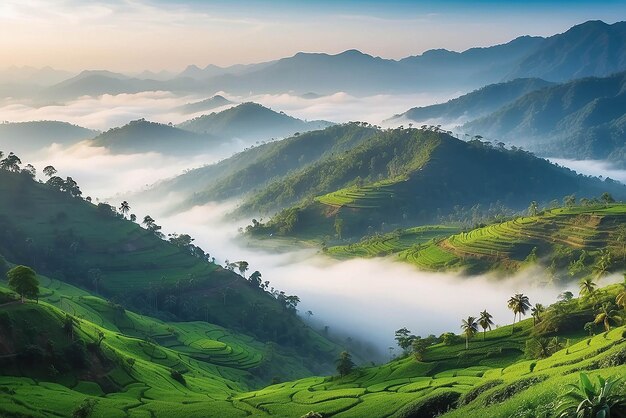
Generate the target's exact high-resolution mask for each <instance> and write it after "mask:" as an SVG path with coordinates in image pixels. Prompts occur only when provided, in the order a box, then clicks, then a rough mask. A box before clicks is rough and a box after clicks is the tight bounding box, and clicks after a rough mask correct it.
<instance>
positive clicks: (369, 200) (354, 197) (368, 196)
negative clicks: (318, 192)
mask: <svg viewBox="0 0 626 418" xmlns="http://www.w3.org/2000/svg"><path fill="white" fill-rule="evenodd" d="M396 183H397V182H396V181H393V182H384V183H376V184H373V185H368V186H360V187H358V186H354V187H348V188H345V189H340V190H337V191H335V192H332V193H329V194H326V195H324V196H320V197H317V198H316V199H315V200H316V201H318V202H320V203H322V204H324V205H327V206H332V207H346V208H352V209H377V208H380V207H382V206H384V204H385V203H388V201H389V200H390V199H393V198H394V196H395V193H396V192H395V188H394V185H395V184H396Z"/></svg>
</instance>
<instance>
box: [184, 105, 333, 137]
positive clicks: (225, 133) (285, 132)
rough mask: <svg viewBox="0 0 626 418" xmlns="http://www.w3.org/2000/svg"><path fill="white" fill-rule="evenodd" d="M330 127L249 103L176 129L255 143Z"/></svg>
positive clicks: (205, 116)
mask: <svg viewBox="0 0 626 418" xmlns="http://www.w3.org/2000/svg"><path fill="white" fill-rule="evenodd" d="M329 125H332V124H331V123H330V122H326V121H311V122H305V121H303V120H300V119H296V118H294V117H291V116H288V115H286V114H284V113H283V112H275V111H273V110H271V109H268V108H267V107H264V106H261V105H260V104H257V103H252V102H248V103H242V104H240V105H238V106H235V107H231V108H230V109H226V110H223V111H221V112H219V113H215V112H214V113H211V114H209V115H203V116H199V117H197V118H194V119H191V120H188V121H186V122H183V123H181V124H179V125H178V127H179V128H181V129H185V130H188V131H191V132H195V133H198V134H208V135H212V136H216V137H218V138H223V139H239V140H243V141H246V142H250V141H252V142H254V141H259V140H268V139H270V138H277V137H285V136H290V135H293V134H295V133H296V132H306V131H313V130H316V129H323V128H326V127H328V126H329Z"/></svg>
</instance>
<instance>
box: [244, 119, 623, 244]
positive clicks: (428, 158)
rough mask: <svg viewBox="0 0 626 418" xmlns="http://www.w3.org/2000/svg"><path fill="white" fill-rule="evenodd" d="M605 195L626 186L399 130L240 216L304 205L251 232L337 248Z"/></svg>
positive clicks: (310, 171)
mask: <svg viewBox="0 0 626 418" xmlns="http://www.w3.org/2000/svg"><path fill="white" fill-rule="evenodd" d="M461 173H462V175H460V174H461ZM548 179H549V180H548ZM605 191H610V192H611V193H613V194H614V195H615V196H616V197H618V198H622V197H624V196H626V193H625V191H626V188H625V187H624V186H623V185H621V184H620V183H617V182H614V181H612V180H608V179H607V180H606V181H601V180H599V179H596V178H589V177H585V176H581V175H577V174H576V173H575V172H573V171H571V170H568V169H566V168H562V167H558V166H556V165H553V164H551V163H549V162H548V161H546V160H543V159H540V158H537V157H535V156H534V155H532V154H530V153H528V152H525V151H523V150H520V149H517V148H513V149H506V148H504V147H503V146H502V145H498V146H493V145H491V144H489V143H485V142H482V141H480V140H479V139H474V140H472V141H469V142H463V141H460V140H458V139H455V138H453V137H451V136H450V135H448V134H447V133H445V132H441V131H439V130H438V129H437V128H430V129H402V128H399V129H393V130H387V131H383V132H379V133H378V134H377V135H376V136H374V137H372V138H370V139H369V140H367V141H365V142H364V143H362V144H361V145H358V146H356V147H355V148H353V149H351V150H349V151H347V152H345V153H343V154H340V155H336V156H331V157H329V158H326V159H323V160H320V161H319V162H317V163H315V164H312V165H311V166H309V167H306V168H305V169H303V170H300V171H297V172H295V173H292V174H289V175H287V176H285V177H283V178H282V179H278V180H276V181H275V182H273V183H270V184H269V185H268V186H267V187H266V188H265V189H263V190H262V191H261V192H259V193H257V194H256V195H253V196H252V197H250V198H249V199H247V200H246V201H245V202H244V203H243V204H242V205H241V207H240V208H239V213H258V212H261V213H263V212H268V211H273V210H277V209H280V208H281V207H285V206H289V205H290V204H294V203H296V202H299V203H297V204H296V205H295V206H293V207H291V208H288V209H286V210H283V211H282V212H280V213H279V214H278V215H276V216H275V217H273V218H272V219H271V220H270V221H268V222H267V223H266V224H259V223H254V221H253V226H252V227H251V228H249V231H250V232H251V233H253V234H256V235H258V236H267V235H270V234H274V235H291V236H297V237H305V238H308V237H318V238H322V239H325V240H327V241H328V240H329V239H332V238H333V237H339V238H350V237H352V238H360V237H362V236H364V235H366V234H368V235H371V234H373V233H375V232H383V233H384V232H389V231H391V230H392V229H395V228H396V227H406V226H409V225H423V224H426V223H430V222H439V221H440V219H441V218H445V217H446V216H447V215H448V214H453V213H454V212H455V208H458V207H473V206H476V205H481V206H483V207H489V206H490V205H495V204H499V205H504V206H506V207H510V208H514V209H518V210H519V209H522V208H525V207H526V206H527V205H528V202H529V201H531V200H536V201H539V202H546V203H547V202H549V201H551V200H553V199H555V198H560V197H562V196H564V195H569V194H572V193H575V194H577V195H581V196H598V195H600V194H601V193H602V192H605Z"/></svg>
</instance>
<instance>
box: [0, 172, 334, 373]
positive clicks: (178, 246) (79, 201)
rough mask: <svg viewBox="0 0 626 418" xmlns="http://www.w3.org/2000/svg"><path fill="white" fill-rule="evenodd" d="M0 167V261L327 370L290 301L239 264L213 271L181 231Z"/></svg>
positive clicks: (58, 183)
mask: <svg viewBox="0 0 626 418" xmlns="http://www.w3.org/2000/svg"><path fill="white" fill-rule="evenodd" d="M3 167H5V169H3V170H0V195H2V196H4V197H5V198H3V199H1V200H0V254H2V255H3V256H5V257H6V258H7V259H8V260H11V261H12V262H14V263H17V264H24V265H29V266H32V267H33V268H35V269H36V270H37V271H38V272H40V273H42V274H46V275H49V276H51V277H53V278H56V279H59V280H62V281H66V282H68V283H71V284H74V285H77V286H80V287H83V288H86V289H89V290H91V291H93V292H95V293H98V294H100V295H102V296H104V297H106V298H109V299H111V300H113V301H115V302H116V303H119V304H122V305H123V306H126V307H129V308H133V309H135V310H137V311H139V312H141V313H144V314H150V315H152V316H156V317H159V318H162V319H166V320H185V321H199V320H202V321H209V322H211V323H214V324H218V325H221V326H224V327H226V328H228V329H231V330H238V331H241V332H244V333H247V334H249V335H252V336H254V337H255V338H256V339H258V340H260V341H264V342H268V341H272V342H275V343H277V344H279V345H281V346H283V347H299V348H300V350H302V354H303V355H311V356H313V357H315V358H318V360H319V361H320V362H321V363H320V364H326V365H328V364H329V363H328V362H329V361H330V360H331V359H330V358H329V357H327V355H328V353H327V352H324V351H320V350H319V349H318V347H319V345H318V344H317V343H316V341H319V340H320V339H323V338H322V337H320V336H318V335H317V334H316V333H315V332H313V331H312V330H310V329H309V328H307V327H304V326H303V323H302V322H301V321H300V319H299V318H298V317H297V316H296V315H295V309H296V306H297V304H298V299H297V297H295V296H294V295H288V294H284V293H279V291H278V290H276V291H275V293H271V292H270V291H269V290H268V289H269V288H268V284H267V283H265V282H263V281H261V280H260V278H259V277H258V276H255V277H256V279H259V280H256V279H255V280H246V279H244V277H242V275H246V277H248V274H249V272H248V273H247V272H246V270H247V268H248V265H247V264H245V266H246V267H245V269H244V268H243V267H242V266H243V265H244V264H242V263H229V264H228V265H227V266H226V267H227V268H223V267H221V266H219V265H218V264H216V263H215V261H214V259H213V258H212V257H211V256H210V253H209V251H210V249H201V248H199V247H198V246H196V245H194V244H193V240H192V237H190V236H189V235H186V234H183V232H186V231H177V232H179V233H180V234H173V235H168V239H167V240H166V239H165V236H164V234H163V233H162V232H161V230H160V226H159V225H158V222H157V221H155V220H154V219H152V218H151V217H150V216H148V215H146V216H145V217H144V216H140V217H136V216H135V215H134V214H133V211H132V207H131V208H124V205H123V204H121V205H120V210H119V211H118V210H117V209H116V206H117V205H113V206H111V205H109V204H106V203H99V204H97V205H96V204H93V203H90V199H89V198H85V199H83V197H82V193H81V191H80V187H79V186H78V185H77V184H76V183H75V182H74V181H73V180H72V179H71V178H69V177H68V178H66V179H63V178H61V177H58V176H56V175H53V176H52V177H51V178H50V179H49V180H48V181H47V183H44V184H42V183H38V182H36V181H34V180H33V179H32V177H31V175H30V173H29V172H28V171H21V172H20V168H19V166H17V165H16V166H11V167H9V166H5V165H3ZM124 218H126V219H124ZM136 219H137V221H135V220H136ZM134 221H135V222H134ZM139 223H142V224H143V225H144V226H145V228H142V227H141V226H140V225H138V224H139ZM234 257H236V254H233V258H234ZM253 267H254V266H253V265H250V268H253ZM235 269H239V270H238V271H240V273H241V274H242V275H240V274H236V273H235V272H234V271H233V270H235ZM269 279H271V278H269V277H268V278H266V279H265V280H269ZM305 353H308V354H305Z"/></svg>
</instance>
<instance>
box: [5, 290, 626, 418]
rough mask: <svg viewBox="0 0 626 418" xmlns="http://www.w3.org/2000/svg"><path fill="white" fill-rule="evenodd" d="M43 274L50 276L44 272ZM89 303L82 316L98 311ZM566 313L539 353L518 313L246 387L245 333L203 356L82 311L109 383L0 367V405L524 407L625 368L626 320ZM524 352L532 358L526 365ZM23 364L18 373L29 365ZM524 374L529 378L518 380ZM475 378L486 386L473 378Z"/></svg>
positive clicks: (359, 413) (50, 309) (121, 412)
mask: <svg viewBox="0 0 626 418" xmlns="http://www.w3.org/2000/svg"><path fill="white" fill-rule="evenodd" d="M46 284H48V285H50V286H52V287H54V286H55V283H54V282H50V283H47V282H46ZM618 289H619V287H618V286H612V287H609V288H605V289H603V290H602V292H601V294H600V296H598V297H599V298H600V299H602V300H604V299H606V300H611V299H612V298H614V297H615V293H616V292H617V291H618ZM62 290H63V291H64V292H67V293H68V294H71V293H72V292H74V295H73V297H74V298H78V299H77V300H80V297H81V296H82V297H83V298H88V297H86V296H84V295H81V294H80V293H81V292H80V291H77V290H72V289H69V288H64V289H62ZM50 292H51V291H50V290H46V295H47V296H46V298H48V299H49V300H51V301H52V300H54V299H55V295H54V292H51V293H50ZM57 303H58V302H57ZM590 304H591V302H590V301H589V300H586V301H585V300H582V301H577V300H573V301H572V302H569V305H568V306H569V307H570V308H569V309H573V312H572V313H570V314H569V315H570V317H572V318H574V317H575V315H576V313H577V312H581V313H584V312H589V309H590ZM0 312H6V313H7V314H8V315H10V316H11V317H12V318H13V320H14V321H16V322H15V323H17V321H19V320H21V319H23V318H26V319H30V320H33V321H37V322H36V323H37V324H40V325H47V326H48V327H49V329H50V332H49V334H48V335H49V337H50V338H54V339H56V340H58V343H59V344H60V345H61V346H63V345H65V344H67V342H64V340H66V338H67V336H65V335H64V334H61V333H59V332H55V331H54V329H55V328H56V329H60V327H61V322H60V318H61V315H62V314H63V313H62V312H61V311H60V310H59V309H58V308H57V307H55V306H53V305H50V304H48V303H47V302H42V303H41V304H39V305H35V304H33V303H28V304H26V305H21V304H12V305H4V306H2V307H0ZM551 312H553V311H552V310H549V311H548V312H547V313H546V314H544V320H543V321H544V322H546V323H550V322H551V321H553V320H555V318H557V319H558V318H559V317H558V316H557V315H556V314H552V313H551ZM554 312H556V311H554ZM87 315H88V314H87ZM91 315H92V316H91V318H92V319H93V318H96V317H97V316H100V314H97V315H95V316H93V314H91ZM18 318H19V319H18ZM127 320H128V321H131V322H134V323H136V324H138V325H139V327H145V326H146V325H147V323H145V324H144V323H143V321H148V323H149V321H150V320H149V319H147V318H143V317H136V316H134V315H132V314H131V315H128V317H127V319H125V320H124V321H127ZM576 321H578V322H575V325H576V326H575V330H574V331H570V332H563V331H561V332H559V333H558V335H559V336H560V337H561V338H562V341H565V338H567V346H566V347H564V348H563V349H562V350H560V351H558V352H556V353H555V354H553V355H552V356H551V357H548V358H546V359H543V360H526V359H524V356H523V350H524V346H525V341H526V340H527V339H528V338H529V337H530V336H531V335H532V334H533V333H534V332H535V330H538V329H540V328H541V327H540V326H541V324H542V323H543V322H542V323H540V324H539V325H538V326H537V327H534V326H533V324H532V321H531V320H524V321H522V322H520V323H519V324H518V325H516V330H515V332H514V333H513V334H511V326H504V327H500V328H497V329H495V330H493V331H488V332H487V333H486V334H485V336H484V341H483V336H482V334H479V335H477V336H476V337H475V338H474V339H473V340H472V341H471V343H470V349H469V350H465V349H464V343H463V342H458V343H455V344H453V345H450V346H446V345H443V344H441V343H440V344H436V345H433V346H431V347H429V348H428V349H427V351H426V353H425V356H424V359H423V361H416V360H415V359H414V358H412V357H407V358H400V359H397V360H394V361H392V362H390V363H388V364H385V365H382V366H377V367H371V368H365V369H360V370H357V371H356V372H354V373H352V374H350V375H348V376H346V377H344V378H336V377H335V378H331V377H326V378H324V377H310V378H306V379H302V380H298V381H294V382H288V383H281V384H278V385H273V386H269V387H266V388H264V389H261V390H257V391H254V392H246V390H247V389H246V388H247V382H246V372H245V368H246V366H245V364H246V358H254V354H255V348H254V347H253V346H252V347H251V346H250V345H248V344H246V341H245V340H242V338H241V336H237V335H234V336H232V337H231V339H230V340H228V341H227V344H229V345H231V346H233V347H237V348H239V349H240V350H243V351H244V352H245V353H246V354H247V357H246V356H240V355H238V352H237V351H235V352H233V353H231V354H229V356H230V361H231V362H230V364H229V365H228V366H229V367H228V366H227V367H224V366H222V365H218V366H213V365H208V364H207V362H204V361H202V360H196V359H194V358H192V356H188V355H187V354H183V353H181V352H180V351H177V350H179V349H180V347H173V348H172V349H170V348H165V347H157V350H156V354H154V353H153V351H152V348H151V346H150V345H149V344H148V343H146V342H145V341H142V340H139V339H136V338H133V336H132V335H124V334H120V333H118V332H116V331H109V330H108V329H107V328H106V327H104V328H101V327H100V326H99V325H96V324H94V323H92V322H90V321H89V320H88V319H80V320H79V322H80V324H79V326H78V328H79V331H78V334H79V336H80V337H81V338H84V339H85V340H87V341H89V340H90V339H92V338H93V336H94V335H95V331H96V330H103V331H104V332H105V333H106V338H105V339H104V341H103V343H102V345H103V347H104V348H103V352H104V353H105V355H106V357H108V358H109V359H110V360H112V361H111V363H110V364H109V365H108V369H106V368H102V369H100V372H101V374H104V378H106V379H110V380H111V381H112V383H113V384H114V385H113V386H111V387H116V390H112V391H110V392H109V393H107V394H103V392H102V388H101V387H100V386H99V385H95V384H94V383H88V380H89V379H87V380H81V378H82V377H81V376H80V375H76V374H74V375H66V376H58V377H57V378H56V379H50V378H45V377H43V376H38V377H37V379H36V380H34V379H33V377H34V376H31V377H26V376H24V377H15V376H6V375H5V376H3V377H0V411H3V412H4V413H21V414H24V415H28V416H59V415H60V416H66V415H67V414H68V411H71V410H72V409H73V408H74V407H75V406H76V405H78V404H80V403H81V401H82V400H83V399H87V398H93V399H97V400H98V403H97V406H96V410H95V412H94V415H93V416H97V417H100V416H107V417H111V416H133V417H134V416H137V417H144V416H146V417H147V416H156V417H161V416H163V417H170V416H207V414H208V415H209V416H225V417H230V416H233V417H239V416H247V415H250V414H252V415H255V416H256V415H259V416H260V415H272V416H280V417H294V416H295V417H297V416H300V415H302V414H305V413H307V412H309V411H311V410H314V411H316V412H320V413H323V414H324V416H333V417H363V416H368V417H388V416H405V414H406V413H407V411H411V410H412V411H413V412H414V413H415V412H416V411H418V412H419V411H420V410H419V409H417V408H419V405H420V404H421V403H422V402H425V401H428V400H429V399H433V398H434V397H436V396H439V395H441V394H445V393H450V392H455V393H458V394H461V396H462V398H461V399H462V402H461V405H462V406H460V407H459V408H458V409H456V410H454V409H453V410H451V411H449V412H448V414H447V415H445V416H466V417H474V416H476V417H483V416H492V417H509V416H512V415H516V416H527V417H531V416H537V415H538V414H539V413H540V412H542V411H545V410H546V408H549V407H550V403H551V402H553V401H554V399H555V397H556V395H558V394H559V393H561V391H562V390H563V385H564V384H565V383H573V382H574V381H575V380H576V378H577V376H578V371H580V370H586V371H588V372H589V373H590V374H591V375H595V374H601V375H603V376H609V375H615V374H617V375H620V374H621V375H623V374H624V373H626V365H625V364H624V358H625V355H626V339H625V338H624V333H625V331H626V328H624V327H620V328H614V329H613V330H611V331H610V332H608V333H601V334H598V335H596V336H594V337H588V336H586V335H585V334H584V333H583V332H582V322H580V321H581V320H576ZM119 322H120V323H121V322H123V321H119ZM579 322H580V323H579ZM163 325H164V324H162V325H160V327H159V325H156V326H155V328H154V331H152V332H155V333H156V334H158V333H161V332H164V330H163V328H162V326H163ZM192 325H193V324H192ZM148 327H149V325H148ZM548 328H549V327H548ZM129 329H132V328H129ZM177 331H178V332H179V333H180V335H181V337H179V338H181V339H183V340H185V343H184V344H183V345H181V346H182V347H187V348H188V349H190V350H191V351H192V353H197V347H198V345H199V344H200V345H203V346H204V347H205V348H203V350H206V351H209V352H211V351H212V350H215V349H219V348H221V347H222V345H221V344H220V343H221V342H222V341H224V339H221V338H215V335H216V334H214V330H213V331H211V332H210V333H208V335H209V337H208V338H204V336H203V335H201V333H195V334H194V335H193V336H192V337H190V338H189V336H188V335H187V334H185V333H184V329H178V330H177ZM167 332H169V331H167ZM217 335H219V333H218V334H217ZM196 338H197V340H195V339H196ZM218 340H220V341H218ZM181 351H182V350H181ZM257 351H258V350H257ZM192 355H193V354H192ZM127 356H130V357H133V358H136V359H137V363H136V365H135V367H134V369H133V370H132V371H128V370H125V369H124V368H122V367H120V366H119V365H118V364H117V363H116V361H115V360H114V359H115V358H116V357H117V358H125V357H127ZM620 359H621V360H620ZM532 363H535V366H534V370H533V371H531V364H532ZM236 365H240V366H241V367H239V368H237V367H238V366H236ZM233 366H234V367H233ZM170 367H174V368H177V369H179V370H181V371H183V372H184V375H185V378H186V381H187V385H186V386H183V385H181V384H180V383H178V382H176V381H174V380H173V379H172V378H171V377H169V368H170ZM103 369H106V370H103ZM242 369H243V370H242ZM104 371H106V373H103V372H104ZM5 374H6V373H5ZM24 374H26V375H28V370H26V373H24ZM83 377H84V376H83ZM529 378H533V379H536V381H534V382H533V384H531V385H524V384H523V383H524V381H526V379H529ZM51 380H52V381H51ZM92 380H93V379H92ZM100 381H102V379H101V380H100ZM520 382H521V383H520ZM485 384H488V385H490V386H483V385H485ZM516 387H517V388H516ZM475 388H479V389H477V390H476V391H474V393H475V394H476V395H477V396H468V397H464V394H467V393H468V392H470V391H472V390H473V389H475ZM482 388H484V390H483V389H482ZM625 395H626V393H625ZM421 413H422V415H419V414H418V416H429V415H427V414H426V415H425V412H424V411H423V410H422V412H421ZM9 416H11V415H9Z"/></svg>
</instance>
